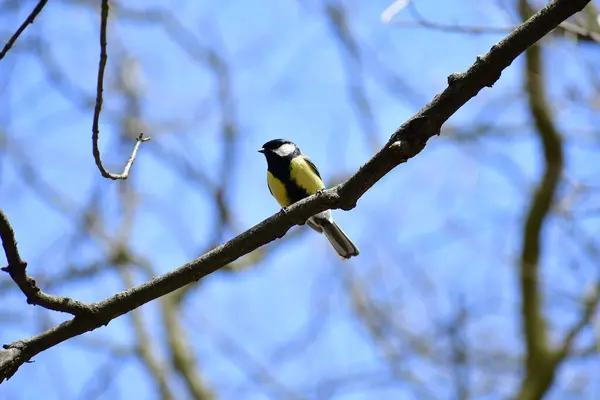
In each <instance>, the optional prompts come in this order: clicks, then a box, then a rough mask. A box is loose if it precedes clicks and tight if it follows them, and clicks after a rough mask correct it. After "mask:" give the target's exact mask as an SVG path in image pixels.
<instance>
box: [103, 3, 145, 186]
mask: <svg viewBox="0 0 600 400" xmlns="http://www.w3.org/2000/svg"><path fill="white" fill-rule="evenodd" d="M108 10H109V6H108V0H102V11H101V13H100V61H99V63H98V78H97V84H96V106H95V107H94V121H93V122H92V152H93V154H94V161H95V162H96V166H97V167H98V169H99V170H100V173H101V174H102V176H103V177H105V178H108V179H112V180H115V181H116V180H119V179H127V177H128V176H129V170H130V169H131V166H132V165H133V162H134V161H135V157H136V156H137V152H138V149H139V148H140V145H141V144H142V142H147V141H148V140H150V138H148V137H144V134H143V133H140V135H139V136H138V137H137V139H136V143H135V146H134V147H133V151H132V152H131V156H130V157H129V160H127V164H125V168H124V169H123V172H122V173H120V174H113V173H111V172H109V171H108V170H107V169H106V168H105V167H104V164H102V158H101V157H100V149H99V147H98V137H99V136H100V129H99V128H98V124H99V122H100V112H101V111H102V102H103V99H102V92H103V90H104V89H103V88H104V70H105V69H106V60H107V59H108V56H107V53H106V25H107V23H108Z"/></svg>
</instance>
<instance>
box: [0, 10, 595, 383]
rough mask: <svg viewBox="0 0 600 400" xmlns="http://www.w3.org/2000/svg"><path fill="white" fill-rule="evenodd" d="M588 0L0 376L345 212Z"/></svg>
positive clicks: (535, 20) (3, 363)
mask: <svg viewBox="0 0 600 400" xmlns="http://www.w3.org/2000/svg"><path fill="white" fill-rule="evenodd" d="M588 2H589V0H555V1H553V2H552V3H550V4H549V5H548V6H546V7H545V8H544V9H543V10H541V11H540V12H539V13H537V14H536V15H535V16H534V17H532V18H531V19H530V20H528V21H527V22H525V23H523V24H522V25H521V26H520V27H519V28H517V29H516V30H515V31H514V32H512V33H511V34H510V35H509V36H508V37H506V38H505V39H504V40H502V41H501V42H499V43H498V44H497V45H495V46H493V47H492V49H491V50H490V52H489V53H487V54H486V55H485V56H483V57H478V59H477V61H476V62H475V64H473V66H472V67H471V68H469V70H468V71H467V72H466V73H462V74H454V75H452V76H451V77H450V78H449V79H448V80H449V86H448V87H447V88H446V89H445V90H444V91H443V92H442V93H440V94H439V95H437V96H436V97H435V99H433V101H431V102H430V103H429V104H428V105H426V106H425V107H424V108H423V109H422V110H421V111H419V113H418V114H417V115H415V116H414V117H412V118H411V119H410V120H409V121H408V122H406V123H404V124H403V125H402V126H401V127H400V128H398V130H397V131H396V132H395V133H394V134H393V136H392V137H391V139H390V141H389V142H388V144H387V145H386V146H385V147H384V148H383V149H381V150H380V151H379V152H378V153H377V154H376V155H375V156H374V157H373V158H372V159H371V160H369V161H368V162H367V163H366V164H365V165H363V166H362V167H361V168H360V169H359V170H358V172H357V173H356V174H355V175H353V176H352V177H351V178H350V179H348V180H347V181H346V182H344V183H342V184H340V185H338V186H336V187H334V188H332V189H328V190H325V191H323V192H321V193H319V194H317V195H314V196H311V197H309V198H307V199H304V200H302V201H300V202H298V203H295V204H293V205H292V206H290V207H289V208H288V209H287V211H286V212H285V213H282V212H280V213H277V214H275V215H273V216H272V217H270V218H268V219H266V220H265V221H263V222H261V223H260V224H258V225H256V226H254V227H253V228H251V229H250V230H248V231H246V232H244V233H242V234H240V235H238V236H237V237H235V238H233V239H232V240H230V241H229V242H227V243H225V244H223V245H221V246H218V247H216V248H215V249H213V250H211V251H209V252H208V253H206V254H204V255H202V256H200V257H199V258H197V259H195V260H193V261H191V262H190V263H188V264H185V265H183V266H182V267H180V268H177V269H175V270H173V271H171V272H168V273H166V274H164V275H161V276H158V277H156V278H154V279H152V280H151V281H149V282H147V283H144V284H142V285H140V286H137V287H134V288H131V289H129V290H126V291H124V292H121V293H117V294H116V295H114V296H112V297H110V298H108V299H106V300H104V301H101V302H99V303H95V304H94V306H95V307H96V308H97V312H96V313H94V315H90V316H85V317H76V318H74V319H72V320H70V321H67V322H64V323H62V324H60V325H58V326H56V327H54V328H51V329H49V330H47V331H45V332H43V333H41V334H39V335H37V336H34V337H31V338H29V339H25V340H22V341H18V342H15V343H12V344H9V345H5V348H6V349H7V351H6V352H0V379H4V378H8V377H10V376H12V375H13V374H14V373H15V372H16V370H17V369H18V368H19V367H20V366H21V365H22V364H23V363H25V362H27V361H28V360H30V359H31V358H32V357H33V356H35V355H36V354H39V353H40V352H42V351H44V350H46V349H48V348H50V347H53V346H55V345H57V344H59V343H61V342H63V341H65V340H68V339H70V338H72V337H74V336H77V335H80V334H82V333H84V332H87V331H91V330H94V329H96V328H98V327H100V326H102V325H106V324H108V323H109V322H110V321H111V320H112V319H114V318H116V317H118V316H120V315H123V314H125V313H127V312H129V311H131V310H133V309H135V308H137V307H139V306H141V305H143V304H146V303H148V302H150V301H152V300H154V299H157V298H158V297H161V296H164V295H165V294H167V293H170V292H172V291H174V290H176V289H178V288H181V287H183V286H185V285H187V284H189V283H191V282H193V281H197V280H198V279H200V278H202V277H204V276H206V275H208V274H210V273H212V272H214V271H216V270H217V269H219V268H221V267H222V266H223V265H226V264H228V263H231V262H232V261H234V260H236V259H238V258H239V257H241V256H243V255H245V254H247V253H249V252H251V251H253V250H255V249H257V248H258V247H260V246H263V245H265V244H267V243H269V242H271V241H273V240H275V239H277V238H281V237H283V235H285V233H286V232H287V231H288V230H289V229H290V228H291V227H292V226H293V225H296V224H299V223H303V222H304V221H306V219H308V218H309V217H310V216H312V215H314V214H316V213H318V212H321V211H324V210H326V209H336V208H341V209H344V210H349V209H352V208H353V207H354V206H355V205H356V202H357V201H358V199H359V198H360V197H361V196H362V195H363V194H364V193H365V192H366V191H367V190H369V188H371V187H372V186H373V185H374V184H375V183H377V181H379V179H381V178H382V177H383V176H384V175H386V174H387V173H389V172H390V171H391V170H392V169H394V168H395V167H396V166H398V165H399V164H401V163H403V162H406V161H407V160H408V159H410V158H412V157H414V156H415V155H417V154H418V153H419V152H420V151H421V150H422V149H423V148H424V146H425V144H426V143H427V141H428V140H429V138H431V137H432V136H434V135H436V134H438V133H439V131H440V129H441V126H442V124H443V123H444V122H445V121H446V120H447V119H448V118H450V116H452V114H454V113H455V112H456V110H458V109H459V108H460V107H461V106H463V105H464V104H465V103H466V102H467V101H468V100H470V99H471V98H472V97H474V96H475V95H476V94H477V93H478V92H479V91H480V90H481V89H482V88H483V87H485V86H492V85H493V84H494V83H495V82H496V80H498V78H499V77H500V74H501V73H502V71H503V70H504V69H505V68H506V67H508V66H509V65H510V64H511V63H512V62H513V61H514V59H515V58H516V57H517V56H519V54H521V53H523V52H524V51H525V50H526V49H527V48H528V47H530V46H532V45H533V44H534V43H535V42H537V41H538V40H540V39H541V38H542V37H543V36H544V35H546V34H547V33H548V32H550V31H551V30H552V29H554V28H556V26H558V24H560V23H561V22H562V21H564V20H565V19H567V18H568V17H570V16H571V15H573V14H574V13H576V12H577V11H579V10H581V9H582V8H583V7H584V6H585V5H586V4H587V3H588Z"/></svg>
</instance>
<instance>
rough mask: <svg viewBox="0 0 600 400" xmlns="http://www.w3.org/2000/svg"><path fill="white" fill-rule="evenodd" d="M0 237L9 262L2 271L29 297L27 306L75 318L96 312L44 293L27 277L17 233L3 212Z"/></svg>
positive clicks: (66, 298)
mask: <svg viewBox="0 0 600 400" xmlns="http://www.w3.org/2000/svg"><path fill="white" fill-rule="evenodd" d="M0 237H1V238H2V247H4V253H5V254H6V260H7V261H8V266H6V267H4V268H2V271H4V272H7V273H8V274H9V275H10V277H11V278H12V280H13V281H14V282H15V283H16V284H17V285H18V286H19V288H20V289H21V291H22V292H23V294H24V295H25V296H26V297H27V304H34V305H38V306H42V307H44V308H47V309H49V310H54V311H61V312H66V313H69V314H72V315H75V316H78V315H80V316H82V315H86V314H90V313H92V312H93V311H94V310H93V307H91V306H89V305H87V304H85V303H82V302H80V301H77V300H73V299H70V298H68V297H62V296H53V295H50V294H46V293H44V292H42V290H41V289H40V288H39V287H38V286H37V284H36V282H35V279H33V278H32V277H30V276H28V275H27V271H26V269H27V263H26V262H25V261H23V260H22V259H21V255H20V254H19V249H18V248H17V240H16V239H15V232H14V230H13V229H12V226H11V225H10V222H9V221H8V218H7V217H6V215H5V214H4V212H3V211H2V210H0Z"/></svg>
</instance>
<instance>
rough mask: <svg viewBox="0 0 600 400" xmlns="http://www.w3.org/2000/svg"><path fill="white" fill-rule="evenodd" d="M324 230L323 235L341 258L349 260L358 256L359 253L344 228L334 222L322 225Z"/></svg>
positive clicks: (329, 221) (330, 221)
mask: <svg viewBox="0 0 600 400" xmlns="http://www.w3.org/2000/svg"><path fill="white" fill-rule="evenodd" d="M320 226H321V228H322V229H323V233H325V236H326V237H327V239H328V240H329V242H330V243H331V245H332V246H333V248H334V249H335V251H337V253H338V254H339V255H340V257H342V258H345V259H348V258H350V257H353V256H357V255H358V253H359V251H358V248H357V247H356V245H355V244H354V243H352V240H350V238H349V237H348V235H346V234H345V233H344V231H343V230H342V228H340V227H339V226H338V224H336V223H335V221H333V220H328V221H327V222H325V223H323V224H321V225H320Z"/></svg>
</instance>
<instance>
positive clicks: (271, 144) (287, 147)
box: [258, 139, 301, 162]
mask: <svg viewBox="0 0 600 400" xmlns="http://www.w3.org/2000/svg"><path fill="white" fill-rule="evenodd" d="M258 151H259V152H260V153H263V154H264V155H265V157H266V158H267V162H270V161H271V160H276V159H287V160H291V159H292V158H294V157H296V156H298V155H300V154H301V153H300V149H299V148H298V146H296V145H295V144H294V143H292V142H290V141H289V140H285V139H274V140H271V141H268V142H267V143H265V144H263V147H262V149H260V150H258Z"/></svg>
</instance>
